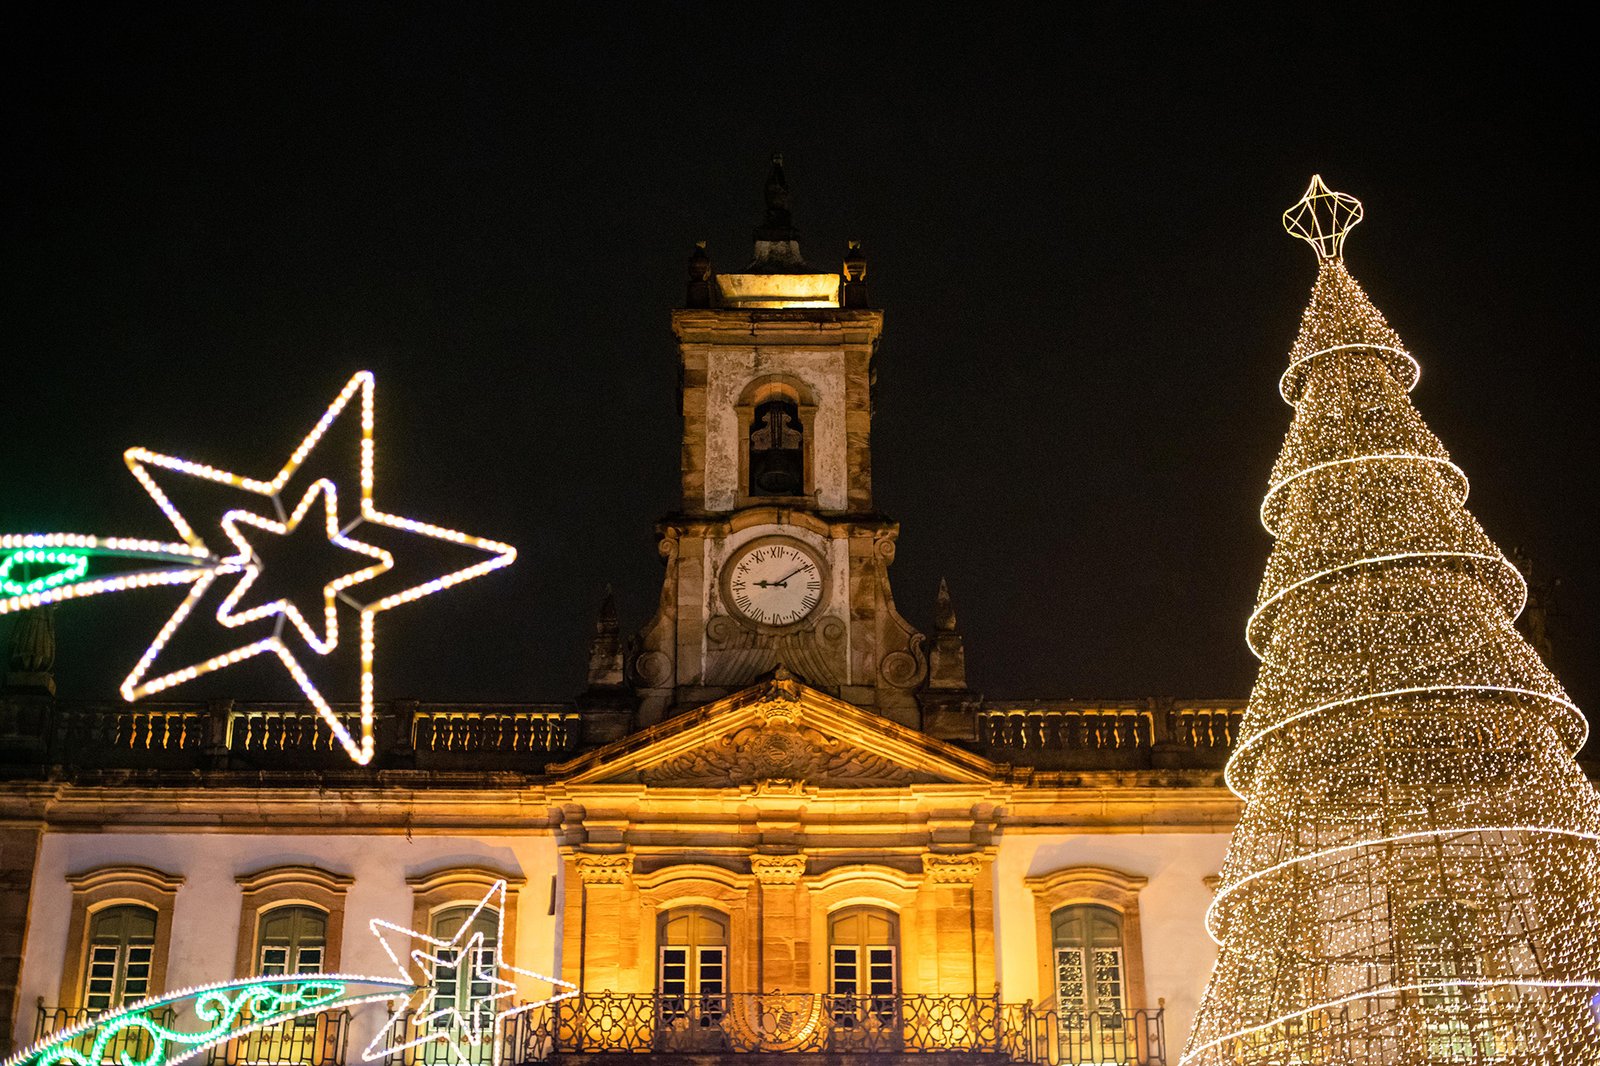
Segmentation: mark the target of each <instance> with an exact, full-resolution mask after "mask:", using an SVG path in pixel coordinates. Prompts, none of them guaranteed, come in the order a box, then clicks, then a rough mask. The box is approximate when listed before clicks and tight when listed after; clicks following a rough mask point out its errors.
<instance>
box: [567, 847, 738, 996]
mask: <svg viewBox="0 0 1600 1066" xmlns="http://www.w3.org/2000/svg"><path fill="white" fill-rule="evenodd" d="M755 884H756V877H755V875H753V874H738V873H734V872H733V871H732V870H726V869H724V868H722V867H721V866H711V865H708V864H705V863H678V864H675V865H672V866H663V867H662V868H661V869H659V870H656V871H654V872H652V873H648V874H636V875H634V878H633V885H634V888H635V889H636V890H637V891H638V893H639V896H638V898H639V911H640V925H639V944H640V952H639V955H640V960H639V962H640V976H641V977H644V976H645V972H644V971H645V968H646V967H648V985H649V987H648V989H645V990H646V991H652V992H653V991H655V989H656V976H655V975H656V965H657V963H656V960H657V959H658V957H659V956H660V954H661V917H662V915H664V914H665V913H666V912H668V911H671V910H676V909H678V908H680V907H703V908H705V909H707V910H711V911H716V912H717V913H718V914H720V915H722V917H723V918H724V919H725V920H726V921H727V923H728V964H727V965H728V969H727V980H728V986H727V990H728V991H729V992H755V991H759V989H757V988H756V987H755V986H754V984H753V983H752V981H753V978H754V973H755V971H754V968H753V967H754V960H755V958H756V956H757V954H758V952H757V951H756V950H755V945H756V940H757V939H758V933H757V929H756V927H755V926H754V922H755V920H756V914H757V910H756V908H755V907H753V906H751V903H752V900H751V889H752V887H753V886H754V885H755ZM585 947H586V948H587V945H585Z"/></svg>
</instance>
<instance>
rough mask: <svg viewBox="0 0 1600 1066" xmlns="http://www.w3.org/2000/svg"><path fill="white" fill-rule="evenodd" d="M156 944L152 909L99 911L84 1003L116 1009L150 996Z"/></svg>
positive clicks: (93, 923) (93, 926) (91, 941)
mask: <svg viewBox="0 0 1600 1066" xmlns="http://www.w3.org/2000/svg"><path fill="white" fill-rule="evenodd" d="M155 943H156V911H155V910H154V909H153V908H151V907H143V906H139V905H137V904H130V905H125V906H120V907H107V908H106V909H104V910H102V911H99V912H97V913H96V914H95V915H94V916H93V918H92V919H91V921H90V926H89V955H88V960H87V961H88V966H87V970H86V973H85V976H84V989H83V1005H84V1006H85V1007H86V1008H88V1009H89V1010H91V1011H96V1012H98V1011H105V1010H115V1009H117V1008H119V1007H122V1006H124V1005H125V1004H128V1003H132V1002H134V1001H135V1000H139V999H143V998H144V997H145V996H147V995H149V994H150V991H151V981H150V977H151V964H152V961H153V959H154V956H155Z"/></svg>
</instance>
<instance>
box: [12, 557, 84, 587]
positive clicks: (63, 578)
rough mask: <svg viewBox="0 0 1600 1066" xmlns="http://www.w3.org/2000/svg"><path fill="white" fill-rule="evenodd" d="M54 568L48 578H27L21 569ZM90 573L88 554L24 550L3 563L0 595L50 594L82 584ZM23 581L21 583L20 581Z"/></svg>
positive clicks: (37, 576)
mask: <svg viewBox="0 0 1600 1066" xmlns="http://www.w3.org/2000/svg"><path fill="white" fill-rule="evenodd" d="M40 566H51V567H56V568H57V569H54V570H51V571H50V572H49V573H47V574H36V575H35V576H33V577H24V576H23V575H22V574H20V573H18V569H19V568H31V567H40ZM88 573H89V555H88V553H87V552H81V551H73V550H71V549H68V548H53V549H52V548H24V549H22V550H21V551H16V552H12V553H11V554H10V555H8V556H6V559H5V562H0V594H3V595H6V596H31V595H33V594H34V593H37V592H47V591H49V590H50V589H53V588H58V587H60V586H61V585H68V584H71V583H72V582H74V581H82V580H83V579H84V578H85V577H86V576H88ZM19 577H20V578H22V580H18V578H19Z"/></svg>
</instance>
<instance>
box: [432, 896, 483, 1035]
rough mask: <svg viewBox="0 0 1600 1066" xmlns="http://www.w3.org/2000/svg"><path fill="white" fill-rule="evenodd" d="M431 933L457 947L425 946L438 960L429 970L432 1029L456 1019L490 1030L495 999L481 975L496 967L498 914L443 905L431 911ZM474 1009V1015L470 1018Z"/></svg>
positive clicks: (446, 1027) (477, 908) (446, 1026)
mask: <svg viewBox="0 0 1600 1066" xmlns="http://www.w3.org/2000/svg"><path fill="white" fill-rule="evenodd" d="M430 934H431V935H432V936H433V938H434V939H436V940H443V941H445V942H446V943H454V944H455V945H456V947H452V948H429V949H426V950H431V951H434V952H436V953H437V954H436V957H437V958H438V959H439V964H438V965H437V966H435V967H434V970H433V1004H432V1013H433V1019H434V1020H433V1026H434V1028H436V1029H448V1028H450V1026H451V1025H453V1024H454V1020H455V1018H457V1017H460V1018H462V1019H464V1020H466V1021H467V1023H468V1024H469V1025H471V1024H476V1025H477V1026H478V1027H479V1028H480V1029H483V1030H488V1029H489V1028H490V1027H491V1026H492V1025H493V1024H494V1014H495V1006H494V1001H493V1000H492V999H490V998H488V997H489V996H490V994H491V993H492V992H493V991H494V989H493V988H491V987H490V983H489V981H487V980H485V979H484V977H483V975H484V974H486V973H487V974H493V973H494V972H495V971H496V968H497V967H498V966H499V965H500V912H499V911H497V910H495V909H494V908H492V907H475V906H470V905H463V906H459V907H446V908H445V909H444V910H440V911H435V912H434V915H433V921H432V928H431V930H430ZM458 934H459V936H458ZM468 951H470V952H471V956H470V957H466V954H465V953H466V952H468ZM474 1009H475V1010H476V1011H477V1018H476V1019H473V1018H471V1017H469V1013H470V1012H471V1011H472V1010H474Z"/></svg>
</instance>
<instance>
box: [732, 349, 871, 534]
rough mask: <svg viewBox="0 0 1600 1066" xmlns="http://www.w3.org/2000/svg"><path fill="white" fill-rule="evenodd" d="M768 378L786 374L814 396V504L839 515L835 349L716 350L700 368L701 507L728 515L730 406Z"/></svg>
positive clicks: (842, 483) (841, 462) (839, 396)
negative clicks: (702, 395) (702, 421)
mask: <svg viewBox="0 0 1600 1066" xmlns="http://www.w3.org/2000/svg"><path fill="white" fill-rule="evenodd" d="M768 374H788V375H790V376H791V377H795V378H799V379H800V380H801V381H803V382H805V384H806V386H807V387H808V388H809V389H810V390H811V393H812V395H813V396H814V397H815V398H816V402H817V410H816V415H815V421H814V424H813V425H812V426H810V427H809V429H810V432H811V434H812V441H811V461H812V464H813V466H814V470H813V472H812V479H813V483H814V484H815V485H816V488H817V500H818V505H819V506H820V507H821V508H822V509H823V510H825V511H842V510H844V509H845V505H846V502H847V500H848V496H847V489H846V477H845V436H844V388H845V380H844V379H845V362H844V352H843V351H841V350H839V349H837V348H784V349H773V348H756V347H751V348H745V349H742V350H741V349H729V348H724V347H716V348H713V349H712V350H711V353H710V356H709V357H708V362H707V366H706V509H707V510H709V511H731V510H732V509H733V507H734V504H735V501H736V500H737V498H738V495H739V451H738V449H740V448H743V447H745V446H746V442H745V441H743V440H740V439H739V423H738V419H737V417H736V416H735V411H734V408H735V407H736V406H737V405H738V403H739V397H740V395H741V394H742V393H743V392H744V389H745V386H747V385H749V384H750V382H752V381H754V380H755V379H757V378H760V377H765V376H766V375H768Z"/></svg>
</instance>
